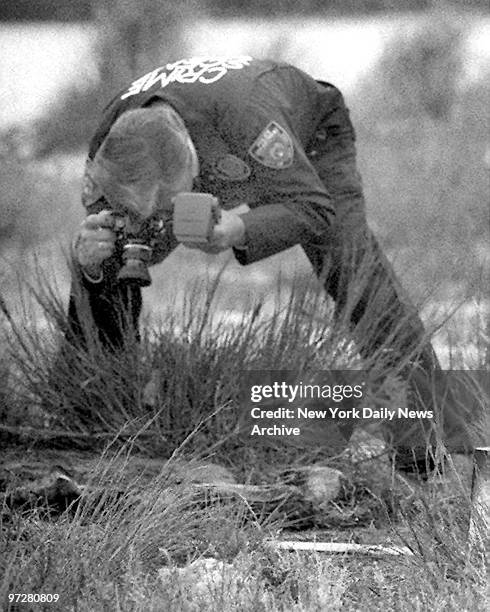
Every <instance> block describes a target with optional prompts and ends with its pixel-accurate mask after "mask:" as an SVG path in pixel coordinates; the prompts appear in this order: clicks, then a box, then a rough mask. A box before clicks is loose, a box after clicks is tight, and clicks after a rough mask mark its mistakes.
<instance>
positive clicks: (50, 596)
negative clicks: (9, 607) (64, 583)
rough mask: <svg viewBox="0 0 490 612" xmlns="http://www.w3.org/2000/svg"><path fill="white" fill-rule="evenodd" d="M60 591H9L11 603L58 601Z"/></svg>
mask: <svg viewBox="0 0 490 612" xmlns="http://www.w3.org/2000/svg"><path fill="white" fill-rule="evenodd" d="M59 598H60V596H59V594H58V593H9V596H8V600H9V602H10V603H56V602H57V601H58V600H59Z"/></svg>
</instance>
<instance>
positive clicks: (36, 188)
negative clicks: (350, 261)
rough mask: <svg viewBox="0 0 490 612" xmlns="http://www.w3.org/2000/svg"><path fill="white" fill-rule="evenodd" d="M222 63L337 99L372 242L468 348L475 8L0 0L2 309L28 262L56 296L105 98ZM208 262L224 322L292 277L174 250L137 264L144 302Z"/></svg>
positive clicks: (479, 241)
mask: <svg viewBox="0 0 490 612" xmlns="http://www.w3.org/2000/svg"><path fill="white" fill-rule="evenodd" d="M234 54H250V55H254V56H257V57H272V58H276V59H281V60H286V61H289V62H291V63H294V64H296V65H297V66H298V67H300V68H302V69H304V70H306V71H307V72H309V73H310V74H311V75H312V76H314V77H315V78H318V79H322V80H327V81H330V82H332V83H334V84H335V85H337V86H338V87H339V88H340V89H341V90H342V91H343V93H344V95H345V98H346V101H347V104H348V106H349V107H350V109H351V115H352V119H353V122H354V125H355V127H356V130H357V143H358V153H359V166H360V170H361V173H362V175H363V179H364V185H365V193H366V198H367V205H368V216H369V222H370V224H371V226H372V228H373V230H374V231H375V233H376V234H377V236H378V238H379V240H380V241H381V243H382V245H383V247H384V249H385V251H386V252H387V254H388V256H389V257H390V259H391V260H392V261H393V262H394V265H395V267H396V269H397V271H398V272H399V274H400V276H401V278H402V280H403V282H404V284H405V286H406V287H407V289H408V290H409V292H410V293H411V295H412V297H413V299H414V300H415V301H416V302H417V303H418V304H420V307H421V310H422V313H423V316H424V318H425V320H426V322H427V324H428V326H429V327H436V326H437V325H440V324H443V323H444V322H445V320H446V318H447V316H448V315H449V314H452V313H453V312H454V311H456V314H455V316H454V317H453V318H452V319H451V321H450V322H449V323H444V327H443V330H444V331H445V333H446V335H447V334H448V333H452V334H455V335H456V336H458V338H459V340H460V342H461V343H462V344H463V345H464V346H465V347H466V346H469V345H473V344H474V343H475V342H476V341H477V340H476V339H475V338H474V329H475V327H474V320H475V318H476V320H477V322H478V323H479V325H480V328H481V329H483V330H484V329H485V325H486V321H487V320H488V316H489V306H488V304H489V302H488V299H489V289H490V287H489V265H490V264H489V259H490V201H489V200H490V189H489V187H490V129H489V127H490V126H489V124H490V111H489V109H490V79H489V76H490V8H489V5H488V1H487V0H453V1H451V2H437V1H430V0H404V1H402V0H356V1H355V2H354V0H295V1H294V2H293V1H292V0H260V1H259V0H251V1H249V2H247V3H243V2H241V1H240V0H182V1H181V2H180V3H174V2H170V1H167V0H77V1H73V0H38V1H37V2H36V3H33V2H32V1H31V0H2V3H1V4H0V158H1V166H0V185H1V189H0V256H1V258H2V272H1V275H0V281H1V282H2V295H3V297H4V299H6V300H7V301H10V305H11V307H15V305H16V303H18V302H19V300H18V288H19V283H20V284H22V283H23V281H24V280H25V279H26V278H31V276H32V272H31V270H32V269H33V265H34V267H36V266H37V269H38V271H39V269H41V270H42V271H43V273H44V274H46V278H47V279H48V278H49V281H48V280H46V281H45V282H51V281H52V282H55V283H56V285H57V287H58V290H59V291H60V293H61V295H62V296H63V299H66V297H67V294H68V284H69V279H68V272H67V267H66V258H65V253H66V251H67V248H68V247H67V245H69V243H70V238H71V236H72V234H73V232H74V231H75V230H76V228H77V226H78V225H79V223H80V221H81V219H82V217H83V210H82V208H81V205H80V182H81V175H82V172H83V165H84V159H85V155H86V150H87V144H88V140H89V138H90V136H91V134H92V132H93V131H94V129H95V127H96V125H97V123H98V121H99V117H100V111H101V109H102V108H103V106H104V105H105V103H106V102H107V101H108V100H109V98H110V97H111V96H112V95H113V94H114V93H115V92H116V91H117V90H118V89H120V88H121V87H123V86H125V85H127V84H128V83H129V82H130V81H131V80H133V79H134V78H136V77H137V76H140V75H141V74H143V73H144V72H145V71H148V70H150V69H152V68H154V67H155V66H158V65H161V64H164V63H167V62H170V61H173V60H175V59H179V58H181V57H189V56H195V55H234ZM225 263H228V265H227V267H226V269H225V272H224V274H223V277H222V283H221V287H222V291H221V297H222V306H221V307H222V309H224V310H226V311H227V312H229V313H231V314H233V313H238V312H239V311H240V310H241V309H242V308H244V307H246V306H247V305H248V304H250V303H251V302H252V301H253V300H254V299H261V298H262V297H263V296H265V295H270V293H271V282H272V283H274V280H277V279H278V278H280V279H281V281H282V282H285V283H290V282H291V280H292V279H293V277H294V276H295V275H296V274H301V275H303V276H305V273H307V274H306V275H308V273H309V272H310V269H309V266H308V264H307V262H306V258H305V257H304V256H303V254H302V252H301V251H300V249H292V250H291V251H289V252H287V253H284V254H281V255H279V256H276V257H274V258H271V259H269V260H266V261H265V262H260V263H258V264H254V265H253V266H250V267H248V268H246V269H243V268H239V266H238V265H237V264H236V263H235V262H234V261H233V259H232V258H231V257H230V255H229V254H225V255H223V256H220V257H219V258H216V257H210V256H205V255H203V254H200V253H195V252H191V251H188V250H186V249H184V248H180V247H179V249H177V251H176V252H175V253H173V254H172V255H171V256H170V257H169V258H168V260H167V261H166V262H164V263H163V264H161V265H160V266H158V267H157V268H155V269H154V271H153V277H154V283H153V285H152V287H150V288H149V289H147V290H145V291H146V292H147V298H148V299H147V305H148V308H149V309H151V311H152V312H153V313H157V314H158V313H160V314H162V313H164V312H165V310H166V309H167V308H169V307H170V308H171V307H173V306H175V304H177V303H178V300H177V297H178V296H179V295H181V294H182V293H183V292H184V291H185V287H186V283H188V282H190V281H192V280H194V279H196V278H202V277H203V276H206V274H207V272H209V270H211V271H212V270H217V269H218V268H219V267H221V266H223V264H225ZM38 276H39V275H38ZM451 326H452V327H451ZM482 333H487V334H488V328H487V331H486V332H482ZM440 334H441V332H439V338H440V341H439V342H440V346H439V350H441V351H442V350H443V348H441V347H442V345H443V344H444V342H445V341H444V340H442V339H441V338H442V336H440ZM483 339H484V340H485V338H483ZM487 340H488V338H487Z"/></svg>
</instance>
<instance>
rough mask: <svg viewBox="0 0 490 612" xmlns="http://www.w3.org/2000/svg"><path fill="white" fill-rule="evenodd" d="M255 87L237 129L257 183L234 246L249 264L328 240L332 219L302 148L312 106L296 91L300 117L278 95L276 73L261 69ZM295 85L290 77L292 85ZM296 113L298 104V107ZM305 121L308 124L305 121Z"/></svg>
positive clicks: (324, 192)
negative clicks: (241, 239)
mask: <svg viewBox="0 0 490 612" xmlns="http://www.w3.org/2000/svg"><path fill="white" fill-rule="evenodd" d="M266 77H267V78H266V79H265V80H262V81H261V82H260V83H259V84H258V85H257V87H256V89H255V92H254V96H253V98H252V100H251V102H250V103H249V105H248V107H247V108H246V110H245V112H244V114H243V116H242V122H241V125H240V126H239V129H240V131H241V133H242V138H243V141H244V149H246V151H244V154H245V158H246V160H247V163H249V164H250V166H251V169H252V177H253V180H254V181H255V184H256V185H257V186H259V190H258V191H257V190H256V196H255V201H253V202H248V204H249V207H250V211H248V212H246V213H244V214H243V215H241V217H242V220H243V222H244V223H245V230H246V241H245V246H244V248H241V249H235V256H236V258H237V260H238V261H239V263H241V264H249V263H253V262H255V261H258V260H261V259H264V258H266V257H269V256H271V255H275V254H276V253H279V252H281V251H284V250H286V249H288V248H290V247H293V246H295V245H297V244H299V245H315V244H325V243H328V238H329V233H330V231H331V227H332V225H333V222H334V219H335V210H334V206H333V198H332V196H331V194H330V193H329V192H328V191H327V188H326V187H325V185H324V183H323V182H322V180H321V179H320V177H319V175H318V173H317V171H316V170H315V168H314V166H313V165H312V163H311V161H310V160H309V158H308V156H307V154H306V151H305V144H304V142H305V137H306V136H305V134H310V133H311V132H312V127H311V126H312V125H313V124H314V120H315V118H314V113H315V109H314V108H313V107H311V108H310V106H308V100H307V99H306V100H305V99H303V98H302V97H301V94H298V96H297V99H294V101H295V104H297V105H301V108H300V110H301V120H296V119H295V113H294V109H295V108H297V106H295V105H292V106H291V107H289V108H288V106H287V103H286V102H285V101H284V99H283V98H281V95H283V90H282V89H281V88H280V87H279V86H278V82H279V81H278V80H277V76H276V75H274V74H270V75H266ZM293 86H294V87H296V89H298V85H297V84H296V83H293V84H292V85H291V87H290V88H289V89H291V88H292V87H293ZM298 114H299V110H298ZM310 122H311V125H310Z"/></svg>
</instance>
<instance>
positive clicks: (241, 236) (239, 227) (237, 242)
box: [182, 210, 245, 253]
mask: <svg viewBox="0 0 490 612" xmlns="http://www.w3.org/2000/svg"><path fill="white" fill-rule="evenodd" d="M244 243H245V223H244V222H243V221H242V218H241V217H240V215H237V214H236V213H235V212H233V211H231V210H222V211H221V219H220V221H219V223H217V224H216V225H215V226H214V227H213V231H212V234H211V237H210V239H209V241H208V242H207V243H194V242H183V243H182V244H184V246H186V247H189V248H191V249H200V250H201V251H204V252H205V253H221V252H222V251H226V250H227V249H230V248H232V247H239V246H243V245H244Z"/></svg>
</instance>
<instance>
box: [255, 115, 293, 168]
mask: <svg viewBox="0 0 490 612" xmlns="http://www.w3.org/2000/svg"><path fill="white" fill-rule="evenodd" d="M248 152H249V153H250V155H251V156H252V157H253V158H254V159H256V160H257V161H258V162H260V163H261V164H263V165H264V166H267V167H268V168H274V169H276V170H282V169H283V168H289V166H290V165H291V164H292V163H293V157H294V146H293V141H292V140H291V136H290V135H289V134H288V133H287V131H286V130H285V129H284V128H283V127H281V126H280V125H279V124H278V123H276V122H275V121H271V122H270V123H269V125H268V126H267V127H266V128H265V129H264V130H262V132H261V133H260V135H259V137H258V138H257V139H256V140H254V142H253V143H252V146H251V147H250V149H249V150H248Z"/></svg>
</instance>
